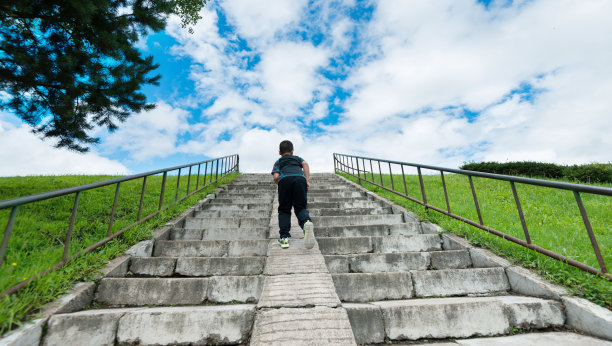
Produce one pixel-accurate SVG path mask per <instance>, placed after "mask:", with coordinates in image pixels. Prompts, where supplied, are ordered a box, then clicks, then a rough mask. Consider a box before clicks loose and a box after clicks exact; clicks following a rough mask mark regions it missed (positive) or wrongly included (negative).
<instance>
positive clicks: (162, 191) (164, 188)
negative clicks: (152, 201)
mask: <svg viewBox="0 0 612 346" xmlns="http://www.w3.org/2000/svg"><path fill="white" fill-rule="evenodd" d="M167 178H168V171H166V172H164V177H163V178H162V186H161V192H160V194H159V206H158V207H157V211H161V209H162V205H163V204H164V194H165V193H166V179H167Z"/></svg>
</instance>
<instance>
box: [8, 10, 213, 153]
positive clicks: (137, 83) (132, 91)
mask: <svg viewBox="0 0 612 346" xmlns="http://www.w3.org/2000/svg"><path fill="white" fill-rule="evenodd" d="M205 3H206V1H204V0H147V1H144V0H135V1H126V0H92V1H86V2H83V1H59V0H49V1H38V0H24V1H10V2H3V3H2V4H0V90H1V91H4V92H6V93H8V94H9V95H10V97H9V99H8V100H6V101H0V109H8V110H11V111H13V112H14V113H15V114H16V115H17V116H19V117H20V118H21V119H23V121H25V122H26V123H28V124H30V125H31V126H32V127H33V130H34V132H37V133H40V134H42V135H43V136H44V137H49V138H54V139H56V140H57V142H56V146H57V147H66V148H69V149H72V150H76V151H81V152H84V151H88V149H89V146H90V145H91V144H95V143H97V142H98V141H99V139H98V138H95V137H91V136H90V135H89V133H90V130H92V129H93V128H94V127H106V128H107V129H108V130H109V131H114V130H116V129H117V127H118V124H119V123H121V122H123V121H125V120H126V119H127V118H128V117H129V115H130V114H132V113H138V112H141V111H143V110H150V109H152V108H153V107H154V104H151V103H147V100H146V97H145V95H144V94H143V93H142V91H141V87H142V86H143V85H146V84H153V85H157V84H158V81H159V79H160V76H159V75H153V76H152V75H150V74H151V73H152V72H153V71H154V70H155V69H156V68H157V67H158V65H157V64H154V63H153V58H152V57H151V56H146V57H142V56H141V53H140V52H139V51H138V50H137V49H136V48H135V47H134V44H135V43H136V41H137V40H138V38H139V36H142V35H146V34H147V32H148V31H149V30H152V31H159V30H162V29H164V28H165V25H166V18H167V17H168V16H169V15H170V14H178V15H179V16H180V17H181V20H182V23H183V26H184V27H185V26H187V25H194V24H195V23H196V22H197V21H198V20H199V19H200V16H199V14H198V13H199V11H200V9H201V8H202V7H203V6H204V5H205ZM130 10H131V11H130ZM124 12H127V13H125V14H119V13H124ZM190 31H192V30H191V28H190Z"/></svg>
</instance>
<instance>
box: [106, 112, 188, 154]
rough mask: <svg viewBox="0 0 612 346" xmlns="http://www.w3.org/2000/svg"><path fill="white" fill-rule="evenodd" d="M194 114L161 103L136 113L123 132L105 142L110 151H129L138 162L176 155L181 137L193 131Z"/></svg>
mask: <svg viewBox="0 0 612 346" xmlns="http://www.w3.org/2000/svg"><path fill="white" fill-rule="evenodd" d="M190 116H191V114H190V113H189V112H187V111H185V110H183V109H180V108H173V107H171V106H170V105H168V104H167V103H165V102H158V103H157V107H156V108H155V109H153V110H151V111H147V112H142V113H139V114H134V115H132V116H131V117H130V118H128V120H126V122H125V123H123V124H122V125H121V126H120V127H119V129H118V130H117V131H116V132H114V133H112V134H110V135H108V136H107V137H106V138H105V139H104V149H105V150H107V151H111V152H112V151H127V152H128V153H129V155H130V157H131V158H132V159H133V160H135V161H144V160H147V159H150V158H154V157H165V156H169V155H171V154H174V153H175V151H176V146H177V144H178V141H179V135H181V134H184V133H186V132H188V131H190V130H192V131H193V130H197V128H196V129H193V128H191V126H190V125H189V123H188V119H189V117H190Z"/></svg>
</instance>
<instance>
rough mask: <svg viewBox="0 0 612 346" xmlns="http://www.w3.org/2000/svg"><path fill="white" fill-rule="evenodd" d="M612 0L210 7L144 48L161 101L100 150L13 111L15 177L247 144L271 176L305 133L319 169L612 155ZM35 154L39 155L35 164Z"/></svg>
mask: <svg viewBox="0 0 612 346" xmlns="http://www.w3.org/2000/svg"><path fill="white" fill-rule="evenodd" d="M609 13H612V2H610V1H607V0H599V1H598V0H592V1H559V0H530V1H525V0H523V1H520V0H517V1H509V0H490V1H468V0H466V1H454V0H440V1H426V0H421V1H417V0H415V1H356V0H355V1H353V0H337V1H325V0H320V1H314V0H313V1H306V0H270V1H266V2H265V4H264V3H261V2H257V1H252V0H227V1H213V2H210V3H209V4H208V5H207V6H206V7H205V9H204V10H203V11H202V16H203V19H202V20H201V21H200V22H199V23H198V24H197V25H196V26H195V27H194V33H193V34H189V33H188V32H187V30H186V29H182V28H181V27H180V22H179V20H178V19H176V18H171V19H170V20H169V23H168V27H167V28H166V31H164V32H159V33H153V34H151V35H149V36H147V37H144V38H143V39H142V40H141V41H140V42H139V43H138V46H139V48H140V49H141V50H142V52H143V54H146V55H153V56H154V59H155V61H156V62H157V63H158V64H160V67H159V69H158V73H160V74H161V75H162V79H161V85H160V86H159V87H155V86H147V87H145V89H144V91H145V94H146V95H147V96H148V98H149V99H150V100H151V101H153V102H156V103H157V105H158V107H157V108H156V109H155V110H153V111H150V112H147V113H141V114H135V115H133V116H132V117H131V118H130V119H129V120H128V121H127V122H126V123H124V124H123V125H122V126H121V128H120V129H119V130H118V131H117V132H115V133H111V134H109V133H108V132H106V130H103V129H95V130H94V131H93V134H95V135H97V136H100V137H101V138H102V141H101V143H100V144H99V145H98V146H96V147H94V148H93V150H92V152H91V153H88V154H85V155H80V154H76V153H72V152H67V151H65V150H57V149H53V148H52V143H51V142H49V141H41V140H39V139H38V138H36V137H35V136H33V135H32V134H30V133H29V132H28V128H27V127H26V126H25V125H23V124H21V123H20V121H19V120H17V119H16V118H15V117H14V116H13V115H11V114H9V113H0V145H1V146H2V147H3V148H6V149H5V150H3V151H2V152H1V153H0V159H2V161H3V162H8V163H10V165H3V167H2V168H0V175H17V174H19V175H25V174H61V173H136V172H140V171H144V170H150V169H155V168H161V167H166V166H172V165H176V164H181V163H187V162H191V161H198V160H202V159H205V158H208V157H216V156H221V155H226V154H232V153H239V154H240V155H241V166H242V169H243V170H244V171H249V172H267V171H269V170H270V167H271V164H272V163H273V162H274V160H275V159H276V156H277V150H278V143H279V142H280V141H281V140H283V139H290V140H292V141H293V142H294V144H295V147H296V154H298V155H301V156H303V157H304V158H305V159H306V160H307V161H309V162H310V164H311V167H312V168H313V170H314V171H318V172H329V171H331V170H332V169H333V165H332V159H331V158H332V153H333V152H343V153H352V154H363V155H367V156H374V157H382V158H389V159H395V160H402V161H407V162H420V163H426V164H434V165H442V166H448V167H457V166H459V165H460V164H461V163H462V162H465V161H481V160H496V161H508V160H538V161H547V162H557V163H585V162H593V161H598V162H609V161H611V159H612V155H611V154H610V153H611V152H612V136H611V135H610V133H612V121H611V120H612V97H610V95H612V67H611V66H612V65H611V64H610V63H609V61H612V23H611V22H610V21H609V18H607V14H609ZM34 163H36V164H34Z"/></svg>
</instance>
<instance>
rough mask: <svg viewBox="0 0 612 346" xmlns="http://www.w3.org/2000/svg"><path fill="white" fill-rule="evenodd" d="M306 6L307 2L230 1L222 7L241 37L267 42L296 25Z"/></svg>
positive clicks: (271, 0)
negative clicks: (291, 25) (288, 27)
mask: <svg viewBox="0 0 612 346" xmlns="http://www.w3.org/2000/svg"><path fill="white" fill-rule="evenodd" d="M306 4H307V1H306V0H291V1H286V0H268V1H266V2H265V3H263V2H257V1H251V0H229V1H225V2H223V4H222V6H223V8H224V9H225V11H226V13H227V15H228V18H229V20H230V22H231V23H232V24H233V25H235V26H236V28H237V32H238V34H239V35H240V36H241V37H243V38H245V39H248V40H255V41H264V42H265V41H269V40H271V39H272V38H274V35H275V34H277V33H279V32H282V31H283V30H284V29H286V27H287V26H289V25H290V24H292V23H295V22H296V21H297V20H298V19H299V18H300V16H301V14H302V9H303V8H304V6H305V5H306Z"/></svg>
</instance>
